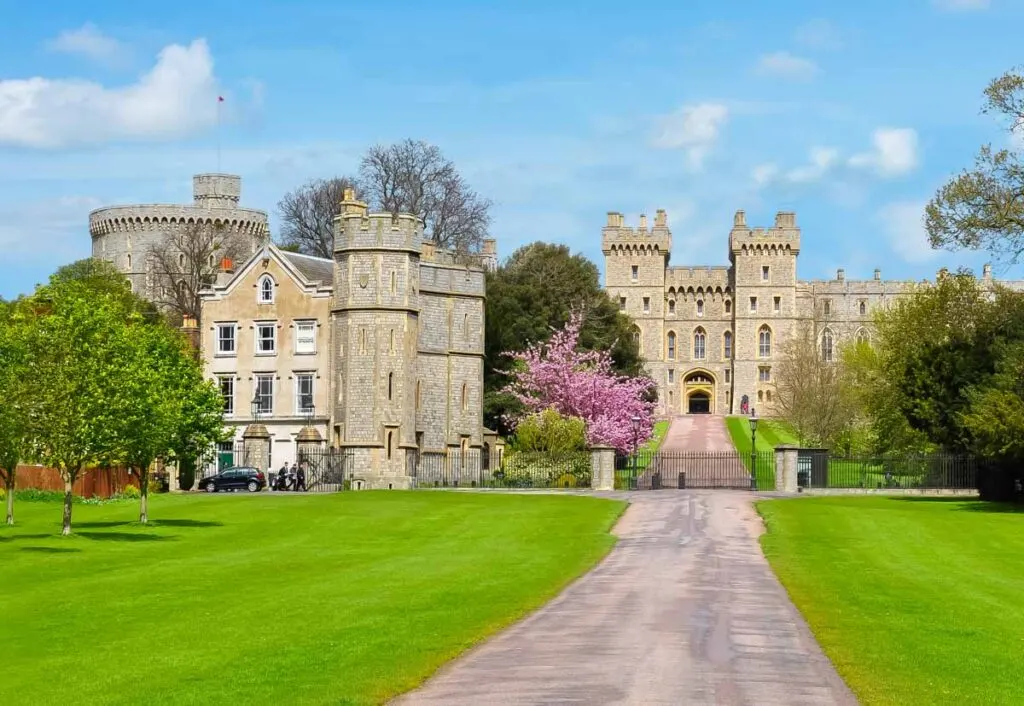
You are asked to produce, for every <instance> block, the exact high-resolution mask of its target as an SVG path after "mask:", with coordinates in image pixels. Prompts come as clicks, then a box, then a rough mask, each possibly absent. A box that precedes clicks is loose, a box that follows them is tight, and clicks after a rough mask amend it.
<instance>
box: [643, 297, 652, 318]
mask: <svg viewBox="0 0 1024 706" xmlns="http://www.w3.org/2000/svg"><path fill="white" fill-rule="evenodd" d="M644 313H645V314H650V313H651V298H650V297H644Z"/></svg>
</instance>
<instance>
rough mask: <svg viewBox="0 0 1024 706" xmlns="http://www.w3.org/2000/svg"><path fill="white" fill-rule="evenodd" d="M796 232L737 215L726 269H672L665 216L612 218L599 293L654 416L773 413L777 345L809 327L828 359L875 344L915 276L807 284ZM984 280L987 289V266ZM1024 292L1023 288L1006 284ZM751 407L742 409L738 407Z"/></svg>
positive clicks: (780, 219)
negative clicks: (636, 359) (629, 322)
mask: <svg viewBox="0 0 1024 706" xmlns="http://www.w3.org/2000/svg"><path fill="white" fill-rule="evenodd" d="M800 240H801V233H800V228H799V226H798V225H797V223H796V214H794V213H792V212H785V211H782V212H779V213H777V214H776V215H775V223H774V225H773V226H772V227H770V228H750V227H748V226H747V222H746V215H745V214H744V212H743V211H737V212H736V214H735V216H734V218H733V227H732V230H731V231H730V233H729V265H727V266H713V267H707V266H682V267H680V266H675V267H672V266H669V258H670V255H671V250H672V233H671V231H670V229H669V227H668V217H667V214H666V213H665V211H661V210H659V211H658V212H657V213H656V215H655V218H654V223H653V226H652V227H650V228H649V227H648V224H647V218H646V216H641V217H640V224H639V226H638V227H635V228H634V227H630V226H627V225H625V221H624V218H623V216H622V214H621V213H618V212H610V213H609V214H608V221H607V224H606V225H605V227H604V229H603V231H602V242H601V245H602V251H603V253H604V257H605V288H606V290H607V292H608V295H609V296H610V297H612V299H613V300H614V301H616V302H618V303H619V308H620V309H621V310H622V311H623V312H625V313H627V314H629V315H630V317H632V319H633V320H634V321H635V322H636V328H635V333H634V335H635V336H636V337H637V339H638V342H639V344H640V351H641V355H642V356H643V358H644V360H645V364H646V368H647V371H648V372H649V374H650V375H651V376H652V377H653V379H654V380H655V381H656V382H657V384H658V413H659V414H660V415H661V416H673V415H677V414H690V413H708V412H710V413H712V414H747V413H749V411H750V409H751V408H755V409H757V411H758V413H759V414H765V415H769V414H771V413H772V411H773V400H772V392H773V366H774V364H775V363H776V362H777V361H778V359H779V355H780V347H781V344H782V342H783V341H785V340H787V339H788V338H790V337H792V336H793V335H794V334H795V332H796V331H797V330H798V326H800V325H805V324H806V325H810V326H812V327H813V331H814V335H815V336H816V337H817V344H818V346H819V347H820V350H821V353H822V355H823V356H824V357H829V356H835V355H838V346H839V343H840V342H841V341H843V340H849V339H851V338H863V339H866V340H870V338H871V335H872V331H871V317H872V311H873V310H874V309H875V308H876V307H879V306H887V305H888V304H889V303H891V302H893V301H895V300H896V299H897V298H899V297H900V296H904V295H905V294H906V292H907V291H908V288H909V287H910V285H913V284H915V283H914V282H910V281H886V280H883V279H882V277H881V272H880V270H877V269H876V270H875V271H874V277H873V278H872V279H870V280H848V279H846V275H845V272H844V270H842V269H840V270H838V271H837V273H836V277H835V279H834V280H828V281H803V280H800V279H799V278H798V276H797V257H798V255H799V254H800ZM983 280H984V281H985V282H989V283H991V282H992V281H993V280H992V274H991V268H990V267H989V266H987V265H986V266H985V269H984V273H983ZM1001 284H1005V285H1008V286H1011V287H1014V288H1019V289H1024V282H1001ZM744 400H746V403H747V404H746V405H744Z"/></svg>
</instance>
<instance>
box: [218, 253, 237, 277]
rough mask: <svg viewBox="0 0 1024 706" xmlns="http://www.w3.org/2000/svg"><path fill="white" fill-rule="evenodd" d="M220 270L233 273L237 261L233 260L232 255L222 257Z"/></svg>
mask: <svg viewBox="0 0 1024 706" xmlns="http://www.w3.org/2000/svg"><path fill="white" fill-rule="evenodd" d="M220 271H221V272H227V273H231V272H234V271H235V263H233V262H232V261H231V258H230V257H225V258H221V261H220Z"/></svg>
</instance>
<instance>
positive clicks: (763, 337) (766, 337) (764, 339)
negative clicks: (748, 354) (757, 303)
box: [757, 326, 772, 358]
mask: <svg viewBox="0 0 1024 706" xmlns="http://www.w3.org/2000/svg"><path fill="white" fill-rule="evenodd" d="M757 343H758V347H757V348H758V355H760V356H761V357H762V358H770V357H771V355H772V330H771V329H770V328H768V327H767V326H762V327H761V330H760V331H758V332H757Z"/></svg>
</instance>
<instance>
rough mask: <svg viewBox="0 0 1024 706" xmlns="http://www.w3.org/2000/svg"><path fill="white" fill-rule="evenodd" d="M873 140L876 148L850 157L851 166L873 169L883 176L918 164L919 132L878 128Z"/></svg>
mask: <svg viewBox="0 0 1024 706" xmlns="http://www.w3.org/2000/svg"><path fill="white" fill-rule="evenodd" d="M871 141H872V143H873V144H874V149H873V150H872V151H870V152H862V153H860V154H855V155H853V156H852V157H850V161H849V164H850V166H851V167H855V168H867V169H872V170H874V171H875V172H876V173H878V174H879V175H881V176H898V175H900V174H906V173H907V172H909V171H911V170H913V169H914V168H915V167H916V166H917V162H918V156H917V132H916V131H914V130H913V129H911V128H878V129H877V130H875V131H874V133H872V136H871Z"/></svg>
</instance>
